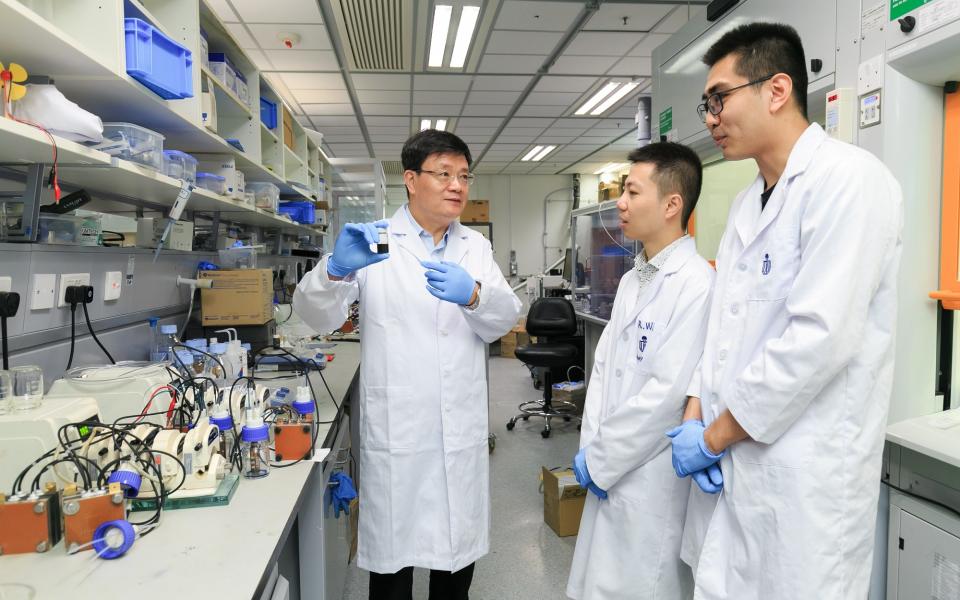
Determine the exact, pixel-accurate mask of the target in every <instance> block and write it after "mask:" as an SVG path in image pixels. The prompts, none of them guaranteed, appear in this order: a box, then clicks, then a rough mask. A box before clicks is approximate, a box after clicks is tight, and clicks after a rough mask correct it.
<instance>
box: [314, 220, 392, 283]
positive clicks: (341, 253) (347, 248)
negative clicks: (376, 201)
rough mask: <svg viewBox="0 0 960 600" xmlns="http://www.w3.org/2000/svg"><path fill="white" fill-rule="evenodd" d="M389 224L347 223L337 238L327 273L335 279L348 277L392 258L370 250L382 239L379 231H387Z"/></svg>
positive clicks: (385, 222) (381, 222) (382, 222)
mask: <svg viewBox="0 0 960 600" xmlns="http://www.w3.org/2000/svg"><path fill="white" fill-rule="evenodd" d="M387 223H388V222H387V221H377V222H376V223H347V224H346V226H345V227H344V228H343V229H342V230H341V231H340V235H338V236H337V243H336V244H334V246H333V255H332V256H331V257H330V259H329V260H327V273H328V274H330V275H333V276H334V277H346V276H347V275H349V274H350V273H353V272H354V271H356V270H358V269H362V268H364V267H369V266H370V265H372V264H374V263H378V262H380V261H381V260H386V259H387V258H390V255H389V254H377V253H376V252H372V251H371V250H370V244H376V243H377V242H378V241H379V239H380V233H379V231H378V230H379V229H386V228H387Z"/></svg>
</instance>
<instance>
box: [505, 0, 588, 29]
mask: <svg viewBox="0 0 960 600" xmlns="http://www.w3.org/2000/svg"><path fill="white" fill-rule="evenodd" d="M580 9H581V6H580V3H578V2H546V1H539V2H531V1H518V2H504V3H503V4H502V7H501V8H500V14H499V15H498V16H497V23H496V25H495V27H496V28H497V29H517V30H520V31H566V30H567V29H568V28H569V27H570V25H572V24H573V20H574V19H575V18H576V17H577V15H579V14H580Z"/></svg>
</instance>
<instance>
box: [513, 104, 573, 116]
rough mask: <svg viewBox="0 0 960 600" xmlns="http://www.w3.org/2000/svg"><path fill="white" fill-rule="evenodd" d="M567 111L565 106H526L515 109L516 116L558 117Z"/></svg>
mask: <svg viewBox="0 0 960 600" xmlns="http://www.w3.org/2000/svg"><path fill="white" fill-rule="evenodd" d="M566 111H567V107H566V106H527V105H526V104H524V105H523V106H521V107H520V108H518V109H517V116H518V117H559V116H560V115H562V114H563V113H564V112H566Z"/></svg>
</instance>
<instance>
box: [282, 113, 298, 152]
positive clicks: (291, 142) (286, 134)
mask: <svg viewBox="0 0 960 600" xmlns="http://www.w3.org/2000/svg"><path fill="white" fill-rule="evenodd" d="M283 143H284V144H286V146H287V148H290V149H291V150H293V151H294V152H296V151H297V145H296V140H295V136H294V135H293V115H291V114H290V111H288V110H287V109H286V108H284V109H283Z"/></svg>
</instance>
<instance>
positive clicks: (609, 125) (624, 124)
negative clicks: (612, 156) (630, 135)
mask: <svg viewBox="0 0 960 600" xmlns="http://www.w3.org/2000/svg"><path fill="white" fill-rule="evenodd" d="M636 126H637V125H636V123H634V122H633V119H629V120H627V119H598V120H597V123H596V124H595V125H594V126H593V129H595V130H600V129H606V130H613V131H616V130H618V129H619V130H624V131H625V130H627V129H633V128H636Z"/></svg>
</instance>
